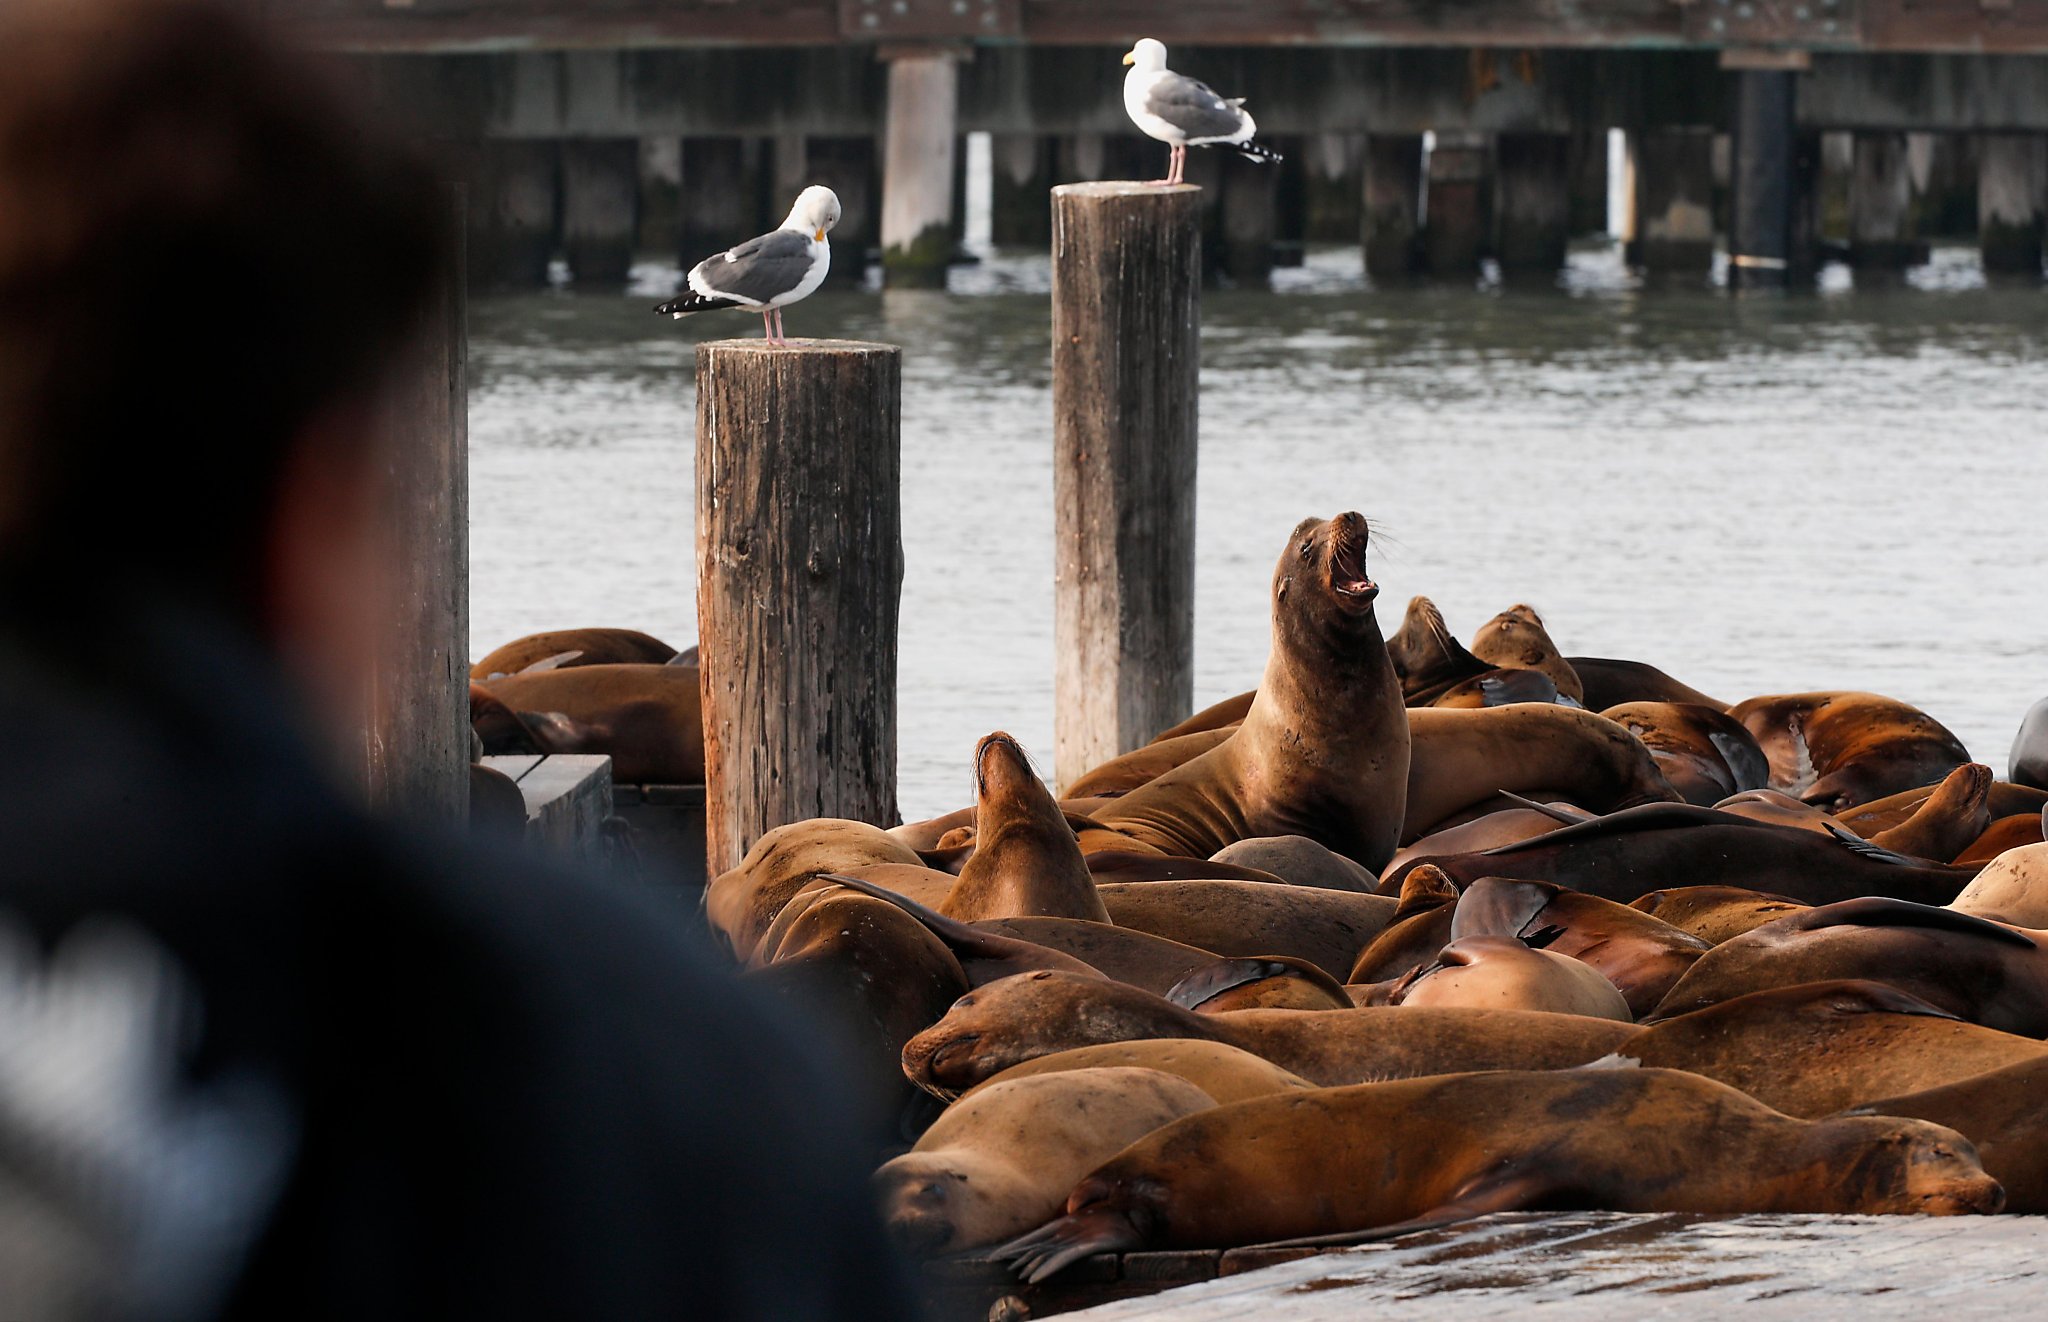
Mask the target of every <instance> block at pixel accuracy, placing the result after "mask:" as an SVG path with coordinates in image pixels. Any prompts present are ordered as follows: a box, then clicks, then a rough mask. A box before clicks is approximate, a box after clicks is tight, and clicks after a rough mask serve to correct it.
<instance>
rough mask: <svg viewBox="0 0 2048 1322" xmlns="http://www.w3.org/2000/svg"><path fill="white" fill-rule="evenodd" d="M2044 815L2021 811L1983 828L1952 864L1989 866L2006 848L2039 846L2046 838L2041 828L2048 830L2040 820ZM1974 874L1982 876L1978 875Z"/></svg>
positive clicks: (2047, 824)
mask: <svg viewBox="0 0 2048 1322" xmlns="http://www.w3.org/2000/svg"><path fill="white" fill-rule="evenodd" d="M2044 816H2048V814H2043V813H2038V812H2022V813H2014V814H2013V815H2012V816H2010V817H2001V818H1999V819H1998V820H1997V821H1995V822H1993V823H1991V825H1989V826H1987V827H1985V828H1984V834H1982V835H1980V836H1978V837H1977V838H1976V839H1975V840H1972V841H1971V842H1970V844H1969V846H1968V847H1967V848H1965V849H1964V850H1963V852H1962V853H1960V854H1957V855H1956V856H1955V859H1954V862H1955V864H1956V865H1957V866H1958V867H1962V866H1965V865H1968V864H1973V863H1977V864H1981V863H1989V862H1990V861H1991V860H1992V859H1994V858H1997V857H1998V856H1999V855H2000V854H2003V853H2004V852H2005V851H2006V850H2008V849H2023V848H2025V847H2026V846H2028V845H2038V844H2040V843H2041V841H2042V840H2043V839H2044V838H2048V836H2044V828H2048V822H2044V820H2043V818H2044ZM1977 875H1978V876H1982V875H1984V874H1983V873H1981V872H1980V873H1978V874H1977Z"/></svg>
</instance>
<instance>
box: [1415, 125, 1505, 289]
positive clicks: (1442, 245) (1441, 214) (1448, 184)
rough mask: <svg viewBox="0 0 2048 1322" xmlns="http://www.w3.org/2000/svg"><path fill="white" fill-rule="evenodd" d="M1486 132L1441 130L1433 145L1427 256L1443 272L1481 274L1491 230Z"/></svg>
mask: <svg viewBox="0 0 2048 1322" xmlns="http://www.w3.org/2000/svg"><path fill="white" fill-rule="evenodd" d="M1486 147H1487V142H1486V137H1485V135H1483V134H1479V133H1453V132H1447V131H1442V130H1439V131H1438V133H1437V135H1436V143H1435V145H1434V146H1432V147H1431V148H1430V150H1429V198H1428V203H1427V205H1426V214H1425V215H1424V217H1423V225H1422V251H1423V260H1424V262H1425V264H1426V265H1427V266H1428V267H1429V273H1430V274H1431V275H1437V276H1470V275H1477V274H1478V273H1479V259H1480V257H1481V256H1482V254H1483V253H1484V251H1485V248H1486V236H1487V232H1488V230H1489V229H1490V226H1489V225H1488V223H1487V208H1486V164H1487V161H1486V154H1487V153H1486Z"/></svg>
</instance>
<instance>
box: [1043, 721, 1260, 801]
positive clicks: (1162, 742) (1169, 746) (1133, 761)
mask: <svg viewBox="0 0 2048 1322" xmlns="http://www.w3.org/2000/svg"><path fill="white" fill-rule="evenodd" d="M1236 729H1237V727H1236V726H1235V725H1227V726H1224V727H1222V728H1221V729H1215V730H1197V731H1194V732H1193V733H1191V734H1183V735H1176V736H1174V737H1173V738H1171V739H1155V740H1153V741H1152V742H1151V743H1149V744H1145V745H1143V746H1141V747H1138V748H1134V749H1132V750H1131V751H1130V752H1128V753H1125V754H1123V755H1122V756H1121V757H1113V758H1111V759H1109V761H1107V762H1104V763H1103V764H1102V765H1100V766H1097V767H1092V768H1090V769H1089V770H1088V771H1087V772H1086V773H1084V774H1083V775H1082V776H1081V778H1080V779H1078V780H1076V781H1075V782H1074V783H1073V784H1071V785H1069V786H1067V787H1066V797H1068V798H1070V799H1083V798H1108V799H1115V798H1120V797H1122V796H1123V795H1125V794H1128V793H1130V792H1131V791H1132V790H1134V789H1137V788H1138V787H1139V786H1140V785H1149V784H1151V783H1152V782H1153V781H1155V780H1157V779H1159V778H1160V777H1161V776H1163V775H1165V774H1166V773H1167V772H1169V771H1172V770H1174V769H1175V768H1176V767H1179V766H1182V765H1183V764H1185V763H1188V762H1192V761H1194V760H1195V759H1196V758H1198V757H1200V756H1201V755H1202V754H1204V753H1206V752H1208V751H1209V750H1210V749H1212V748H1214V747H1216V745H1218V744H1220V743H1222V742H1223V741H1224V740H1225V739H1228V738H1229V737H1230V736H1231V735H1232V734H1233V733H1234V732H1235V731H1236Z"/></svg>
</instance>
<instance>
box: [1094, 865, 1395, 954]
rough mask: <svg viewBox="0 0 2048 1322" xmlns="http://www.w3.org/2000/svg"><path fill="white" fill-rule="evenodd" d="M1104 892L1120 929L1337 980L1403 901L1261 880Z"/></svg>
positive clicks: (1141, 885)
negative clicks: (1286, 963)
mask: <svg viewBox="0 0 2048 1322" xmlns="http://www.w3.org/2000/svg"><path fill="white" fill-rule="evenodd" d="M1099 889H1100V893H1101V895H1102V902H1103V904H1104V905H1106V906H1107V907H1108V909H1109V916H1110V920H1111V921H1112V922H1114V923H1115V924H1116V925H1117V926H1118V927H1124V928H1129V929H1132V930H1134V931H1139V932H1146V933H1149V934H1150V935H1152V936H1162V937H1166V938H1167V939H1169V940H1172V941H1179V942H1181V943H1183V944H1185V945H1190V946H1194V947H1197V948H1198V949H1201V950H1213V951H1215V952H1216V953H1217V954H1219V955H1284V956H1288V957H1290V958H1293V959H1299V960H1304V961H1306V962H1308V963H1310V964H1313V965H1315V966H1316V967H1317V968H1320V969H1322V970H1323V971H1324V972H1326V973H1328V974H1329V975H1330V976H1331V977H1333V978H1343V977H1344V976H1346V975H1347V974H1349V973H1350V972H1351V966H1352V964H1353V963H1355V962H1356V961H1357V959H1358V952H1359V951H1361V950H1363V949H1364V948H1365V946H1366V944H1367V943H1368V942H1370V941H1371V940H1372V939H1373V938H1374V937H1375V936H1377V935H1379V933H1380V931H1381V930H1382V929H1384V928H1385V927H1386V925H1387V924H1388V922H1390V921H1391V920H1392V918H1393V915H1394V909H1395V908H1396V906H1397V903H1398V902H1397V901H1396V900H1394V899H1393V898H1392V897H1391V896H1385V895H1357V894H1353V893H1352V892H1349V891H1335V890H1318V889H1315V888H1313V887H1308V886H1273V885H1269V884H1267V883H1264V882H1257V881H1146V882H1136V883H1123V884H1118V885H1109V886H1103V887H1100V888H1099Z"/></svg>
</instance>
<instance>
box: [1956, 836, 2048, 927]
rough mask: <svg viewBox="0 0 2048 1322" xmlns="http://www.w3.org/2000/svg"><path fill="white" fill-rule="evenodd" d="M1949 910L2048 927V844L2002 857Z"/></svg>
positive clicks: (2020, 849) (2018, 850) (1965, 888)
mask: <svg viewBox="0 0 2048 1322" xmlns="http://www.w3.org/2000/svg"><path fill="white" fill-rule="evenodd" d="M1948 907H1949V908H1951V909H1954V910H1956V911H1957V912H1958V913H1971V914H1976V915H1977V916H1979V917H1980V918H1992V919H1996V920H1997V921H1999V922H2001V923H2012V924H2015V925H2016V926H2019V927H2048V844H2039V845H2025V846H2022V847H2021V848H2019V849H2008V850H2007V851H2005V852H2004V853H2003V854H2000V855H1998V856H1997V857H1996V858H1994V859H1992V860H1991V861H1990V862H1989V863H1986V864H1985V865H1984V870H1983V871H1982V872H1979V873H1978V874H1977V875H1976V877H1974V878H1973V879H1972V880H1971V882H1970V884H1969V885H1967V886H1965V887H1963V893H1962V894H1961V895H1958V896H1956V898H1955V900H1954V902H1953V903H1951V904H1950V905H1949V906H1948Z"/></svg>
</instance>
